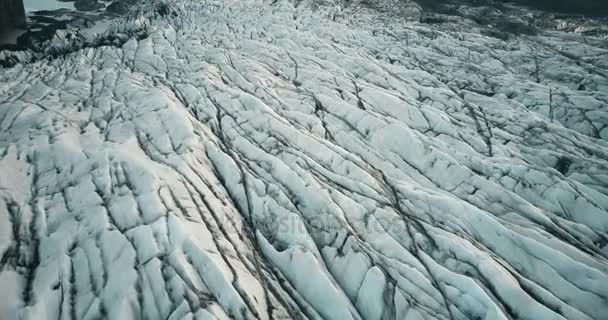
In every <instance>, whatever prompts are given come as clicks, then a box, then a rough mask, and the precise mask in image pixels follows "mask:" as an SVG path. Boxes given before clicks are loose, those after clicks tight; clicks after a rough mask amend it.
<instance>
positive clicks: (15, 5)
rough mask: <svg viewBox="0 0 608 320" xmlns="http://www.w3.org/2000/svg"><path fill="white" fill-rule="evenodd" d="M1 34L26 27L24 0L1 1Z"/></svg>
mask: <svg viewBox="0 0 608 320" xmlns="http://www.w3.org/2000/svg"><path fill="white" fill-rule="evenodd" d="M0 8H2V9H0V34H3V33H6V32H8V31H11V30H13V29H16V28H21V27H25V9H24V7H23V0H0Z"/></svg>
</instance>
